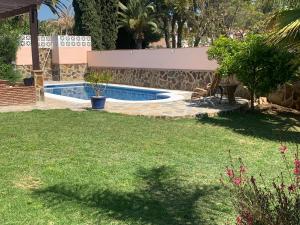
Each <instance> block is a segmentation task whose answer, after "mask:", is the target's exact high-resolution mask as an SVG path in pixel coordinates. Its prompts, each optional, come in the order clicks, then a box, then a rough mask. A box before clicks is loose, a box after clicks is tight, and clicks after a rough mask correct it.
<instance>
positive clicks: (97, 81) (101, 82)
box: [84, 71, 112, 110]
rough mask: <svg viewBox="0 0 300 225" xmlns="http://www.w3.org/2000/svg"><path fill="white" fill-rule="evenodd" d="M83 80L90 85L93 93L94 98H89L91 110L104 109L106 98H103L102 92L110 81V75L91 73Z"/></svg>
mask: <svg viewBox="0 0 300 225" xmlns="http://www.w3.org/2000/svg"><path fill="white" fill-rule="evenodd" d="M84 80H85V81H86V82H88V83H90V84H91V85H92V87H93V89H94V91H95V96H92V97H91V102H92V109H96V110H99V109H104V107H105V102H106V96H103V95H102V94H103V92H104V91H105V89H106V86H107V84H108V82H110V81H111V80H112V76H111V73H109V72H99V71H92V72H89V73H88V74H86V76H85V78H84Z"/></svg>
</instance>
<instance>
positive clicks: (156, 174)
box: [33, 167, 224, 225]
mask: <svg viewBox="0 0 300 225" xmlns="http://www.w3.org/2000/svg"><path fill="white" fill-rule="evenodd" d="M137 178H138V179H141V183H142V185H141V187H138V188H137V190H135V191H134V192H117V191H113V190H99V189H97V188H96V187H92V186H90V185H72V184H58V185H54V186H51V187H47V188H45V189H40V190H36V191H35V192H34V193H33V196H34V197H38V198H40V199H42V200H43V201H44V202H45V204H46V205H47V206H49V207H58V205H57V204H63V203H64V202H72V203H74V204H80V205H81V206H82V210H84V208H86V207H91V208H94V209H96V210H97V211H98V214H99V217H98V218H100V217H101V215H103V214H105V215H106V216H107V215H108V216H109V218H111V219H112V220H122V221H124V222H126V224H155V225H167V224H170V225H181V224H182V225H183V224H194V225H196V224H197V225H199V224H205V225H207V224H209V225H212V224H216V223H215V222H214V219H213V218H214V217H216V216H217V214H218V213H219V211H218V207H219V205H218V206H217V205H216V204H217V199H218V200H219V201H220V199H221V201H222V199H224V196H222V195H221V192H222V191H221V190H220V187H219V186H201V187H191V186H185V187H183V186H182V185H181V182H180V181H179V180H178V179H176V178H174V174H173V173H172V171H171V170H170V169H168V168H166V167H159V168H154V169H151V170H143V171H140V172H139V173H138V177H137ZM212 199H214V200H212ZM199 205H200V207H199ZM199 208H200V209H199ZM203 209H204V211H205V210H207V211H209V212H203V211H202V210H203ZM214 213H215V214H216V215H214Z"/></svg>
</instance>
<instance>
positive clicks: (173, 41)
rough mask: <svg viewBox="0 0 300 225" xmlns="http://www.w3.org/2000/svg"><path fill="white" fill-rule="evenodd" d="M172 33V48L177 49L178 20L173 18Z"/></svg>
mask: <svg viewBox="0 0 300 225" xmlns="http://www.w3.org/2000/svg"><path fill="white" fill-rule="evenodd" d="M171 26H172V28H171V33H172V48H176V32H175V26H176V19H175V17H174V16H173V18H172V24H171Z"/></svg>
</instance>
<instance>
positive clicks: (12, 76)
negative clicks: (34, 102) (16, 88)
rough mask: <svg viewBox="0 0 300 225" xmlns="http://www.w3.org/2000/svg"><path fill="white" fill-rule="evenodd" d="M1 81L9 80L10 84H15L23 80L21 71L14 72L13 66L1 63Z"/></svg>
mask: <svg viewBox="0 0 300 225" xmlns="http://www.w3.org/2000/svg"><path fill="white" fill-rule="evenodd" d="M0 80H8V81H9V83H11V84H15V83H16V82H18V81H20V80H21V74H20V72H19V71H17V70H14V68H13V67H12V65H10V64H5V63H0Z"/></svg>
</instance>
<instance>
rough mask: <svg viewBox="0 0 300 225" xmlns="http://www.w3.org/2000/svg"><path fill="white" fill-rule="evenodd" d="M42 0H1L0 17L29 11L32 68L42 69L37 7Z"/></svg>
mask: <svg viewBox="0 0 300 225" xmlns="http://www.w3.org/2000/svg"><path fill="white" fill-rule="evenodd" d="M41 3H42V0H0V19H4V18H7V17H12V16H17V15H20V14H24V13H29V15H30V16H29V20H30V21H29V22H30V34H31V50H32V68H33V70H40V62H39V46H38V14H37V8H38V6H39V5H40V4H41Z"/></svg>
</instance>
